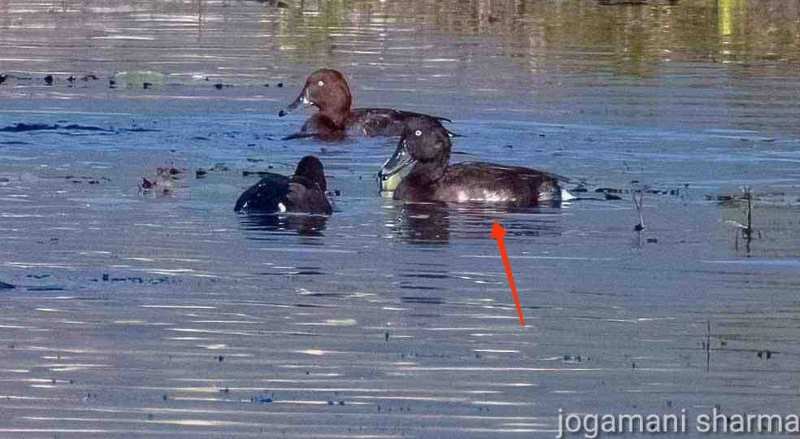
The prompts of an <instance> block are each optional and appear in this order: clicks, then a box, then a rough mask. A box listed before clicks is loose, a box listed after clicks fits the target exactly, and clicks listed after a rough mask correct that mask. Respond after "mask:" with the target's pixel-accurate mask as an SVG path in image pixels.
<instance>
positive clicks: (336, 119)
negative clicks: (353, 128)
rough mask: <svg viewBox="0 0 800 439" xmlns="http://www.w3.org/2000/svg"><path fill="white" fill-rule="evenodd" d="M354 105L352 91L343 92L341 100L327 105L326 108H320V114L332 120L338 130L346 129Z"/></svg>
mask: <svg viewBox="0 0 800 439" xmlns="http://www.w3.org/2000/svg"><path fill="white" fill-rule="evenodd" d="M352 105H353V98H352V97H351V96H350V91H349V90H343V93H342V94H341V99H338V100H337V101H336V102H331V103H326V105H325V106H324V107H320V109H319V113H320V114H321V115H323V116H325V117H327V118H328V119H330V120H331V121H332V122H333V123H334V124H335V125H336V126H337V127H338V128H340V129H344V128H345V125H346V124H347V119H348V118H349V117H350V111H351V109H352Z"/></svg>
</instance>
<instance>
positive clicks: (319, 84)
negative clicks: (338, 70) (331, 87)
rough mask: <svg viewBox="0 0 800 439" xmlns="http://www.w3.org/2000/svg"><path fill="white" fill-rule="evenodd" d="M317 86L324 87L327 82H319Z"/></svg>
mask: <svg viewBox="0 0 800 439" xmlns="http://www.w3.org/2000/svg"><path fill="white" fill-rule="evenodd" d="M317 85H318V86H320V87H322V86H323V85H325V81H319V82H318V83H317Z"/></svg>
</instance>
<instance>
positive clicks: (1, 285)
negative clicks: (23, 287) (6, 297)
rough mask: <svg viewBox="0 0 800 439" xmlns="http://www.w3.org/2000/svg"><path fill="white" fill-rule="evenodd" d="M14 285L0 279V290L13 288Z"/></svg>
mask: <svg viewBox="0 0 800 439" xmlns="http://www.w3.org/2000/svg"><path fill="white" fill-rule="evenodd" d="M14 288H16V286H14V285H11V284H7V283H5V282H2V281H0V290H13V289H14Z"/></svg>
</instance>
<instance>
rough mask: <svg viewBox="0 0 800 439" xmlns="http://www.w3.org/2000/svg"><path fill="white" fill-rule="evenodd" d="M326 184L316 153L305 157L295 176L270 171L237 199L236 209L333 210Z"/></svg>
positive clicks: (325, 211)
mask: <svg viewBox="0 0 800 439" xmlns="http://www.w3.org/2000/svg"><path fill="white" fill-rule="evenodd" d="M326 191H327V184H326V182H325V171H324V168H323V166H322V162H321V161H320V160H319V159H318V158H317V157H315V156H312V155H309V156H305V157H303V158H302V159H301V160H300V162H299V163H298V164H297V169H296V170H295V171H294V175H292V176H291V177H287V176H285V175H280V174H273V173H267V174H265V175H264V177H263V178H262V179H261V180H260V181H259V182H258V183H256V184H254V185H253V186H251V187H250V188H249V189H247V190H246V191H244V192H243V193H242V195H241V196H239V199H238V200H236V205H235V206H234V211H236V212H245V213H284V212H296V213H307V214H318V215H330V214H332V213H333V208H332V207H331V203H330V201H328V197H327V195H326V193H325V192H326Z"/></svg>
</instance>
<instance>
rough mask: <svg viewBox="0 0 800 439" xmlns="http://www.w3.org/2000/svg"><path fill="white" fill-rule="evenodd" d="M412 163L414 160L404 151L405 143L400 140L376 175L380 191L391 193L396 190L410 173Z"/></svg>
mask: <svg viewBox="0 0 800 439" xmlns="http://www.w3.org/2000/svg"><path fill="white" fill-rule="evenodd" d="M414 162H415V160H414V159H413V158H411V154H409V153H408V150H407V149H406V142H405V141H404V140H401V141H400V143H399V144H398V145H397V150H395V152H394V154H393V155H392V156H391V157H390V158H389V160H387V161H386V163H384V164H383V168H381V171H380V172H379V173H378V181H379V182H380V185H381V191H385V192H391V191H394V190H395V189H397V186H399V185H400V182H401V181H403V178H405V176H406V175H408V173H409V172H411V168H412V167H413V165H414Z"/></svg>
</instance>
